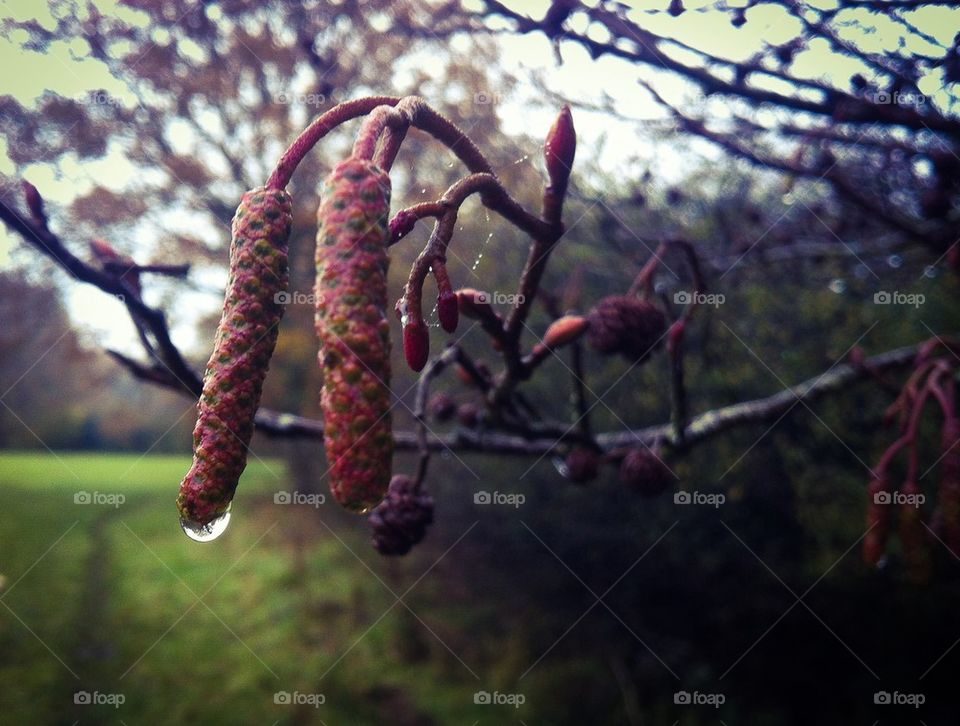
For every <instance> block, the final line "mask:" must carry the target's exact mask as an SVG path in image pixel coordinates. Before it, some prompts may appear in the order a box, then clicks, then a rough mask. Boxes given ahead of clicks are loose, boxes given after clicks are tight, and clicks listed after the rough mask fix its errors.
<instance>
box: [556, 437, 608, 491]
mask: <svg viewBox="0 0 960 726" xmlns="http://www.w3.org/2000/svg"><path fill="white" fill-rule="evenodd" d="M563 463H564V464H565V465H566V469H567V478H568V479H569V480H570V481H572V482H576V483H577V484H583V483H586V482H588V481H591V480H592V479H596V478H597V472H598V471H599V470H600V457H599V456H598V455H597V452H596V451H594V450H593V449H588V448H585V447H583V446H577V447H575V448H574V449H573V450H571V451H570V453H569V454H567V458H566V459H564V461H563Z"/></svg>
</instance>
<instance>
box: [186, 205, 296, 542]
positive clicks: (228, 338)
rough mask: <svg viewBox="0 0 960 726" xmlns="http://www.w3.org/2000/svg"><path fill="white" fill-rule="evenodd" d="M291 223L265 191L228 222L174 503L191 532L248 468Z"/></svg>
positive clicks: (224, 503)
mask: <svg viewBox="0 0 960 726" xmlns="http://www.w3.org/2000/svg"><path fill="white" fill-rule="evenodd" d="M292 219H293V210H292V204H291V199H290V195H289V194H287V193H286V192H285V191H283V190H279V189H265V188H263V187H258V188H257V189H253V190H251V191H249V192H247V193H246V194H244V195H243V198H242V199H241V200H240V206H238V207H237V212H236V214H235V215H234V217H233V226H232V240H231V242H230V274H229V278H228V280H227V290H226V296H225V298H224V301H223V315H222V317H221V318H220V325H219V326H218V327H217V334H216V338H215V340H214V347H213V353H212V355H211V356H210V360H209V362H208V363H207V368H206V372H205V373H204V376H203V392H202V393H201V394H200V400H199V401H198V403H197V424H196V427H195V428H194V430H193V465H192V466H191V467H190V471H189V472H187V475H186V476H185V477H184V479H183V481H182V482H181V484H180V494H179V496H178V497H177V509H178V510H179V511H180V517H181V518H182V519H183V520H184V522H185V523H187V524H189V525H191V526H192V527H194V528H197V527H204V526H206V525H208V524H209V523H210V522H212V521H213V520H215V519H217V518H218V517H220V516H221V515H222V514H224V513H225V512H226V511H227V509H228V508H229V506H230V502H231V501H232V500H233V495H234V493H235V492H236V489H237V483H238V482H239V480H240V475H241V474H242V473H243V470H244V468H245V467H246V465H247V447H248V446H249V444H250V437H251V436H252V435H253V419H254V415H255V414H256V412H257V406H258V405H259V403H260V393H261V391H262V389H263V379H264V377H265V376H266V374H267V367H268V366H269V364H270V357H271V356H272V355H273V349H274V347H275V346H276V342H277V327H278V325H279V323H280V318H281V317H282V316H283V305H282V304H281V302H282V296H281V294H282V293H284V292H285V291H286V289H287V238H288V237H289V235H290V225H291V222H292Z"/></svg>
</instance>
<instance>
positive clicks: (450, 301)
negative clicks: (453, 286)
mask: <svg viewBox="0 0 960 726" xmlns="http://www.w3.org/2000/svg"><path fill="white" fill-rule="evenodd" d="M437 317H438V318H440V327H441V328H443V329H444V330H446V331H447V332H448V333H454V332H456V330H457V324H458V323H459V322H460V304H459V302H458V300H457V294H456V293H455V292H453V290H443V291H441V292H440V294H439V295H437Z"/></svg>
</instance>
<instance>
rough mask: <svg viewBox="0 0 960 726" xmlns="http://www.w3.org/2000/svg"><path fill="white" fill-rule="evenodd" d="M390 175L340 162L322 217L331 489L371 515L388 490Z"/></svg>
mask: <svg viewBox="0 0 960 726" xmlns="http://www.w3.org/2000/svg"><path fill="white" fill-rule="evenodd" d="M389 212H390V177H389V176H387V175H386V174H385V173H384V172H383V171H381V170H380V169H379V168H378V167H377V166H376V165H374V164H373V163H372V162H370V161H367V160H365V159H347V160H346V161H343V162H341V163H340V164H337V166H336V167H334V169H333V171H332V172H331V173H330V175H329V176H328V177H327V178H326V179H325V180H324V183H323V189H322V192H321V202H320V208H319V210H318V211H317V221H318V229H317V279H316V295H315V297H316V317H315V323H316V330H317V337H319V339H320V353H319V356H318V357H319V361H320V366H321V369H322V371H323V390H322V391H321V394H320V406H321V408H322V410H323V422H324V447H325V448H326V452H327V463H328V465H329V467H330V491H331V493H332V494H333V497H334V499H336V500H337V501H338V502H339V503H340V504H342V505H343V506H344V507H346V508H347V509H350V510H352V511H355V512H361V513H362V512H366V511H369V510H370V509H371V508H372V507H374V506H376V504H377V503H378V502H379V501H380V500H381V499H382V498H383V495H384V494H385V493H386V491H387V487H388V486H389V483H390V461H391V457H392V455H393V435H392V431H391V421H390V323H389V321H388V320H387V268H388V266H389V259H388V258H387V245H388V243H389V240H390V232H389V229H388V224H389V221H388V215H389Z"/></svg>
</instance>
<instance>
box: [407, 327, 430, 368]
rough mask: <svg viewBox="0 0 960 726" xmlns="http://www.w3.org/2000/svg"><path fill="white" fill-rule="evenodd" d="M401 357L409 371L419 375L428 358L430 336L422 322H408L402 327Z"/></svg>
mask: <svg viewBox="0 0 960 726" xmlns="http://www.w3.org/2000/svg"><path fill="white" fill-rule="evenodd" d="M403 355H404V357H405V358H406V359H407V365H408V366H410V369H411V370H413V371H416V372H417V373H419V372H420V371H422V370H423V367H424V366H425V365H426V364H427V358H429V357H430V334H429V332H428V331H427V326H426V324H425V323H424V322H423V321H422V320H410V321H408V322H407V324H406V325H404V326H403Z"/></svg>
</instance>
